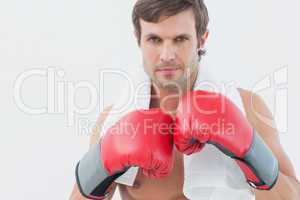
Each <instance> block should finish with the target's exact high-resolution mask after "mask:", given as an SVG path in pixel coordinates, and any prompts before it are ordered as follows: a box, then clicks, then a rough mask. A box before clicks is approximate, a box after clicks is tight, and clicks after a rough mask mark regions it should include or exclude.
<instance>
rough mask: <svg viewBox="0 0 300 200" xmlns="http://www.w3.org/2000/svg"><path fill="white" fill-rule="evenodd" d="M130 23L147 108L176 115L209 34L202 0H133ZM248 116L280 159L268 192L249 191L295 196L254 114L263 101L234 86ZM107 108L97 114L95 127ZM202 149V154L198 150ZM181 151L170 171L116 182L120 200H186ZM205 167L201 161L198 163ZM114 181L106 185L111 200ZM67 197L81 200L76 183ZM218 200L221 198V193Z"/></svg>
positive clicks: (293, 181)
mask: <svg viewBox="0 0 300 200" xmlns="http://www.w3.org/2000/svg"><path fill="white" fill-rule="evenodd" d="M132 17H133V24H134V27H135V36H136V38H137V42H138V45H139V47H140V49H141V51H142V56H143V66H144V69H145V71H146V73H147V74H148V76H149V77H150V79H151V82H152V88H151V95H152V97H151V101H150V108H163V110H165V111H166V112H167V113H169V114H171V115H173V116H176V112H177V107H178V104H179V100H180V96H182V95H183V94H185V93H186V92H188V91H190V90H193V86H194V83H195V80H196V77H197V76H201V69H200V70H199V66H198V65H199V61H200V58H201V56H202V55H203V53H204V51H203V49H204V46H205V42H206V40H207V38H208V31H207V24H208V13H207V9H206V6H205V4H204V3H203V1H202V0H164V1H161V0H138V1H137V2H136V5H135V7H134V9H133V15H132ZM238 91H239V95H240V97H241V99H242V102H243V108H244V110H245V113H246V117H247V120H248V121H249V122H250V124H251V125H252V127H253V128H254V129H255V130H256V131H257V133H258V134H259V135H260V137H261V138H262V139H263V140H264V142H265V143H266V144H267V146H268V147H269V148H270V149H271V151H272V152H273V154H274V155H275V157H276V159H277V160H278V163H279V174H278V177H277V181H276V183H275V185H274V186H272V189H271V190H256V189H255V190H254V193H255V198H256V199H257V200H264V199H274V200H276V199H278V200H280V199H287V200H294V199H295V200H296V199H300V184H299V182H298V180H297V178H296V175H295V171H294V169H293V166H292V164H291V162H290V160H289V158H288V157H287V155H286V154H285V152H284V150H283V149H282V146H281V145H280V142H279V137H278V133H277V131H276V129H274V127H270V126H268V125H267V124H266V123H265V122H264V121H262V120H261V119H260V118H258V115H257V113H259V114H260V115H263V116H267V117H268V118H269V119H272V116H271V113H270V111H269V110H268V108H267V106H266V105H265V103H264V102H263V100H262V99H261V98H260V97H259V96H257V95H256V94H254V93H251V92H250V91H247V90H244V89H241V88H239V89H238ZM110 109H111V107H109V108H107V109H106V110H105V111H104V112H103V113H102V114H101V115H100V117H99V120H98V122H97V126H98V127H100V126H101V124H102V123H103V121H104V120H105V119H106V117H107V115H109V111H110ZM99 132H100V131H99V130H98V132H97V133H95V134H93V136H92V137H91V145H93V144H95V143H97V141H98V140H99ZM200 153H201V152H200ZM183 159H184V158H183V154H182V153H181V152H179V151H178V150H176V149H175V155H174V168H173V169H172V171H171V172H170V175H168V176H167V177H163V178H160V179H150V178H148V177H147V176H145V175H144V174H143V173H142V172H141V170H140V171H139V172H138V175H137V177H136V179H135V184H134V186H133V187H129V186H126V185H122V184H119V185H118V186H119V190H120V195H121V197H122V199H124V200H125V199H130V200H133V199H143V200H147V199H164V200H165V199H166V200H180V199H182V200H183V199H187V197H185V195H184V193H183V184H184V181H185V180H184V174H183V173H184V167H185V166H184V161H183ZM201 165H205V163H201ZM115 187H116V184H112V185H110V189H109V190H110V191H111V192H110V195H109V196H108V197H107V198H106V199H110V198H111V197H112V195H113V191H114V190H115ZM70 199H73V200H79V199H85V198H84V197H82V196H81V195H80V193H79V191H78V188H77V186H75V187H74V190H73V192H72V194H71V197H70ZM222 199H226V196H224V197H223V198H222Z"/></svg>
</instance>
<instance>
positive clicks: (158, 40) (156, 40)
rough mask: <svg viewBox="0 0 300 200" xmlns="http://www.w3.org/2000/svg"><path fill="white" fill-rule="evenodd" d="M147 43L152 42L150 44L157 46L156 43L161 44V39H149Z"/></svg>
mask: <svg viewBox="0 0 300 200" xmlns="http://www.w3.org/2000/svg"><path fill="white" fill-rule="evenodd" d="M148 41H149V42H152V43H154V44H158V43H160V42H161V39H160V38H158V37H150V38H149V39H148Z"/></svg>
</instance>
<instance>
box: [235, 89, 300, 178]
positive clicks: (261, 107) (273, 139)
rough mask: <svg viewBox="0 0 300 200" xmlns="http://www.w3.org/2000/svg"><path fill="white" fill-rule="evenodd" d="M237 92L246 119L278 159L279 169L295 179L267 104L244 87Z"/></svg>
mask: <svg viewBox="0 0 300 200" xmlns="http://www.w3.org/2000/svg"><path fill="white" fill-rule="evenodd" d="M239 92H240V95H241V97H242V101H243V104H244V108H245V111H246V115H247V119H248V120H249V122H250V123H251V125H252V126H253V128H255V130H256V131H257V133H258V134H259V135H260V136H261V137H262V139H263V140H264V142H265V143H266V144H267V145H268V146H269V148H270V149H271V151H272V152H273V153H274V155H275V157H276V158H277V159H278V162H279V169H280V171H281V172H282V173H284V174H285V175H287V176H289V177H293V178H295V179H296V173H295V170H294V168H293V166H292V163H291V161H290V159H289V158H288V156H287V154H286V153H285V151H284V149H283V147H282V145H281V144H280V140H279V135H278V131H277V129H276V126H275V122H274V118H273V116H272V113H271V112H270V110H269V109H268V107H267V105H266V104H265V102H264V101H263V99H262V98H261V97H260V96H258V95H257V94H255V93H252V92H250V91H247V90H244V89H239Z"/></svg>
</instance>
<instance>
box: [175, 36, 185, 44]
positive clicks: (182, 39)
mask: <svg viewBox="0 0 300 200" xmlns="http://www.w3.org/2000/svg"><path fill="white" fill-rule="evenodd" d="M186 40H188V38H187V37H183V36H180V37H177V38H175V42H176V43H180V42H184V41H186Z"/></svg>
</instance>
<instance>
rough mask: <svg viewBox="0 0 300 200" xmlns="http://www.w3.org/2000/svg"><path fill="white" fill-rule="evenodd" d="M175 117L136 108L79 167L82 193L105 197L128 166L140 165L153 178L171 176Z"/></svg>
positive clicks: (93, 149)
mask: <svg viewBox="0 0 300 200" xmlns="http://www.w3.org/2000/svg"><path fill="white" fill-rule="evenodd" d="M172 125H173V119H172V117H171V116H169V115H167V114H164V113H162V111H161V110H160V109H150V110H140V111H134V112H131V113H129V114H127V115H126V116H124V117H123V118H122V119H121V120H120V121H118V122H117V123H116V124H115V125H113V126H112V127H111V128H110V129H108V131H107V133H106V134H105V135H104V136H103V138H102V140H101V142H100V144H98V145H95V146H94V147H93V148H91V149H90V150H89V152H88V153H87V154H86V155H85V156H84V157H83V158H82V159H81V161H80V162H79V163H78V164H77V167H76V180H77V184H78V186H79V190H80V192H81V194H82V195H83V196H85V197H87V198H90V199H102V198H104V197H105V194H106V193H107V189H108V187H109V186H110V185H111V183H112V182H113V181H114V180H115V179H117V178H118V177H119V176H121V175H122V174H124V173H125V172H126V171H127V170H128V168H130V167H132V166H138V167H140V168H141V169H142V171H143V173H144V174H145V175H146V176H148V177H150V178H160V177H165V176H167V175H169V173H170V172H171V170H172V167H173V137H172V135H171V133H170V130H171V129H170V127H171V126H172Z"/></svg>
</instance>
